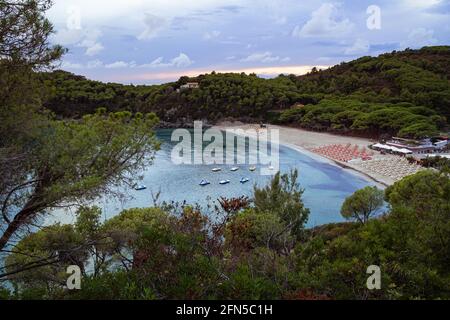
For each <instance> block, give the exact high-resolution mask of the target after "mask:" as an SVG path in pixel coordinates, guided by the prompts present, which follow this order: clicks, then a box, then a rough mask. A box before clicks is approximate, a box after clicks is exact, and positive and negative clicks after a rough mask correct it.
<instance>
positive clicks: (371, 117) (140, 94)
mask: <svg viewBox="0 0 450 320" xmlns="http://www.w3.org/2000/svg"><path fill="white" fill-rule="evenodd" d="M449 65H450V47H425V48H423V49H420V50H406V51H402V52H392V53H388V54H383V55H380V56H379V57H376V58H372V57H363V58H360V59H358V60H355V61H352V62H349V63H342V64H340V65H338V66H335V67H332V68H330V69H327V70H323V71H317V70H313V71H312V72H311V73H309V74H307V75H305V76H300V77H297V76H294V75H290V76H284V75H280V76H279V77H277V78H275V79H261V78H258V77H257V76H256V75H254V74H251V75H245V74H231V73H229V74H217V73H215V72H213V73H211V74H206V75H200V76H198V77H195V78H188V77H182V78H180V79H179V80H178V81H177V82H173V83H167V84H163V85H155V86H132V85H128V86H126V85H120V84H111V83H108V84H105V83H101V82H96V81H90V80H87V79H85V78H84V77H80V76H76V75H73V74H70V73H67V72H63V71H56V72H53V73H43V74H40V77H41V78H42V79H43V81H44V82H45V84H46V85H47V87H48V88H49V90H48V92H49V96H48V99H47V100H46V103H45V105H46V106H47V107H48V108H49V109H51V110H53V111H54V112H55V113H56V114H58V115H60V116H63V117H80V116H81V115H83V114H85V113H92V112H94V111H95V110H96V109H97V108H98V107H99V106H102V107H105V108H107V110H108V111H118V110H128V111H138V112H155V113H156V114H157V115H158V116H159V117H160V118H161V119H162V120H164V121H167V122H177V121H179V120H180V119H185V120H193V119H208V120H211V121H218V120H222V119H224V118H227V117H231V118H235V119H240V120H244V121H257V120H258V121H259V120H264V121H272V122H277V123H285V124H291V125H298V126H301V127H303V128H306V129H311V130H320V131H333V132H338V133H345V134H355V135H364V136H370V137H379V136H380V135H383V134H387V135H399V136H402V137H409V138H422V137H425V136H433V135H435V134H437V133H439V131H440V130H444V129H446V128H447V126H448V121H449V119H450V111H449V110H450V84H449V75H450V70H449V67H448V66H449ZM189 81H195V82H198V83H199V85H200V88H199V89H193V90H183V91H181V92H177V89H179V88H180V86H181V85H182V84H185V83H187V82H189Z"/></svg>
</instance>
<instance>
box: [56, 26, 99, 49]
mask: <svg viewBox="0 0 450 320" xmlns="http://www.w3.org/2000/svg"><path fill="white" fill-rule="evenodd" d="M101 36H102V32H101V31H100V30H98V29H61V30H59V31H58V32H57V33H56V34H55V35H54V36H53V37H52V42H54V43H57V44H60V45H62V46H76V47H80V48H85V49H86V51H85V55H87V56H95V55H97V54H99V53H100V52H101V51H103V49H105V47H104V46H103V44H102V43H101V42H100V41H99V38H100V37H101Z"/></svg>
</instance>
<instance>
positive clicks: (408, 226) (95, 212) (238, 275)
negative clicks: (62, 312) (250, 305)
mask: <svg viewBox="0 0 450 320" xmlns="http://www.w3.org/2000/svg"><path fill="white" fill-rule="evenodd" d="M280 181H284V182H282V183H281V185H282V186H280V185H279V184H280ZM296 182H297V181H296V174H295V173H292V174H291V175H283V176H277V177H275V178H274V179H273V181H272V183H271V184H270V186H269V187H266V188H264V189H258V188H256V187H255V203H254V204H255V205H254V206H250V205H249V203H248V201H246V199H222V200H221V204H222V208H221V209H219V210H218V212H217V213H218V216H217V218H216V217H213V218H209V217H208V216H206V215H203V214H202V213H201V212H200V211H199V210H198V209H196V208H194V207H189V206H186V207H183V208H179V207H165V206H162V207H154V208H146V209H131V210H126V211H123V212H122V213H120V214H119V215H118V216H116V217H114V218H112V219H110V220H108V221H106V222H104V223H101V222H100V217H101V210H99V209H98V208H86V207H82V208H81V209H80V210H79V211H78V220H77V222H76V224H75V225H59V224H58V225H54V226H49V227H47V228H45V229H43V230H41V231H39V232H37V233H34V234H31V235H29V236H27V237H26V238H24V239H23V240H22V241H21V242H20V243H19V244H18V245H17V246H16V247H15V248H14V252H15V253H13V254H11V255H10V256H9V257H8V259H7V265H10V266H11V267H10V268H9V269H8V271H9V272H11V275H10V276H9V279H10V280H11V282H12V283H13V287H14V290H12V292H10V293H9V294H10V295H11V297H12V298H16V299H42V298H46V299H142V300H145V299H438V298H441V299H449V298H450V271H449V269H448V265H449V263H450V252H449V250H448V244H449V243H450V204H449V202H448V199H450V179H449V178H448V176H446V175H445V174H442V173H438V172H436V171H423V172H420V173H417V174H416V175H413V176H410V177H407V178H405V179H404V180H402V181H400V182H397V183H396V184H395V185H394V186H392V187H390V188H388V189H387V190H386V200H387V201H388V202H389V204H390V206H391V207H390V211H389V212H387V213H386V214H384V215H382V216H379V217H377V218H375V219H370V220H367V221H366V223H365V224H361V223H341V224H332V225H326V226H320V227H317V228H314V229H311V230H305V229H304V228H303V226H304V222H305V218H306V217H307V215H308V214H307V211H306V210H305V209H304V208H303V206H302V201H301V198H299V197H298V196H299V193H298V192H299V190H298V189H297V188H296V187H294V188H289V187H288V186H294V185H296ZM364 192H369V190H365V191H364ZM370 193H371V194H373V195H374V196H375V198H376V201H375V202H376V203H377V204H378V201H379V200H380V199H379V197H378V196H379V194H380V192H379V190H375V189H374V190H370ZM257 194H258V196H256V195H257ZM360 194H361V192H357V193H356V195H353V196H352V197H351V199H354V198H355V197H359V196H360ZM256 198H259V199H258V200H257V201H256ZM270 199H287V201H288V202H291V201H293V202H292V204H288V205H286V206H284V205H283V208H294V207H295V208H296V210H297V215H286V214H285V213H286V212H285V211H284V209H278V210H275V209H274V208H267V207H266V206H265V203H269V204H270V203H271V201H270ZM289 199H292V200H289ZM294 199H295V201H294ZM275 202H276V201H275ZM344 207H345V205H344ZM287 212H290V211H289V210H287ZM298 217H302V221H301V223H300V224H298V223H299V220H298ZM37 257H45V258H47V259H48V260H45V261H46V262H48V264H47V265H45V266H42V267H39V268H33V269H31V270H26V271H22V272H19V273H14V270H15V268H16V266H17V265H19V266H26V265H29V264H30V263H32V262H33V261H34V260H36V259H37ZM51 258H53V259H55V258H56V260H54V261H52V260H50V259H51ZM70 264H76V265H78V266H80V269H81V270H82V274H83V278H82V289H81V290H73V291H70V290H67V289H65V288H64V284H65V280H66V279H67V274H65V270H66V267H67V265H70ZM370 265H378V266H380V268H381V271H382V273H381V275H382V280H381V281H382V287H381V290H368V289H367V287H366V280H367V277H368V275H367V274H366V269H367V267H368V266H370ZM4 294H5V295H6V293H4Z"/></svg>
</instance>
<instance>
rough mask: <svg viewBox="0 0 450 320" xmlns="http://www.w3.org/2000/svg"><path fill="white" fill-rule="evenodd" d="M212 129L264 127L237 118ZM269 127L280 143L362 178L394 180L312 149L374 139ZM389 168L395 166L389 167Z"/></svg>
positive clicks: (380, 157)
mask: <svg viewBox="0 0 450 320" xmlns="http://www.w3.org/2000/svg"><path fill="white" fill-rule="evenodd" d="M214 128H215V129H219V130H223V131H226V130H227V129H243V130H249V129H255V130H265V129H261V128H260V125H259V124H243V123H240V122H222V123H219V124H217V125H216V126H214ZM268 128H269V130H270V129H276V130H278V131H279V138H280V144H283V145H286V146H288V147H291V148H294V149H296V150H297V151H299V152H303V153H306V154H308V155H309V156H311V157H314V158H316V159H321V160H322V161H327V162H329V163H332V164H334V165H338V166H340V167H343V168H346V169H348V170H352V171H353V172H354V173H355V174H357V175H359V176H362V177H364V178H365V179H367V180H369V181H372V182H376V183H377V184H379V185H381V186H384V187H386V186H390V185H392V184H394V183H395V181H396V180H398V179H394V178H392V177H391V176H390V175H387V174H380V173H379V172H377V170H373V169H372V168H368V167H367V166H365V163H362V162H361V161H358V160H352V161H348V162H344V161H339V160H336V159H332V158H328V157H325V156H323V155H320V154H318V153H316V152H314V150H315V149H316V148H319V147H322V146H328V145H348V144H351V145H352V146H358V147H359V148H366V149H367V148H368V147H369V146H370V145H372V144H374V143H376V142H377V141H375V140H370V139H365V138H360V137H351V136H340V135H336V134H330V133H323V132H314V131H308V130H304V129H300V128H292V127H285V126H277V125H269V126H268ZM373 157H374V158H375V159H377V161H386V162H387V163H389V161H391V162H392V161H394V160H395V159H396V158H398V157H393V156H390V155H381V154H380V153H379V152H376V151H373ZM392 170H393V171H395V170H396V168H392Z"/></svg>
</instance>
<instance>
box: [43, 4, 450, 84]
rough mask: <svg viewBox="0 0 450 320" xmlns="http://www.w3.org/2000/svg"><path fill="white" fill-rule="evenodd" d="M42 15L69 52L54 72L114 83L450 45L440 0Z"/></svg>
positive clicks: (91, 8)
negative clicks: (61, 70) (62, 70)
mask: <svg viewBox="0 0 450 320" xmlns="http://www.w3.org/2000/svg"><path fill="white" fill-rule="evenodd" d="M373 5H375V6H376V7H373ZM374 8H375V9H374ZM378 9H379V11H377V10H378ZM374 10H375V11H374ZM377 12H379V13H380V15H379V18H380V19H378V13H377ZM48 17H49V19H50V20H51V21H52V22H53V24H54V26H55V30H56V34H55V35H54V36H53V38H52V42H54V43H58V44H61V45H63V46H65V47H66V48H68V49H69V53H68V54H67V55H66V56H65V57H64V58H63V61H62V64H61V66H60V68H61V69H64V70H67V71H71V72H73V73H76V74H81V75H85V76H87V77H88V78H90V79H95V80H101V81H109V82H120V83H135V84H142V83H148V84H152V83H162V82H168V81H172V80H177V79H178V78H179V77H180V76H182V75H190V76H195V75H197V74H200V73H208V72H211V71H212V70H215V71H218V72H227V71H230V72H247V73H250V72H255V73H257V74H258V75H260V76H265V77H270V76H275V75H278V74H280V73H295V74H301V73H305V72H307V71H308V70H310V68H311V67H312V66H318V67H327V66H331V65H334V64H337V63H339V62H342V61H349V60H352V59H354V58H357V57H360V56H363V55H378V54H380V53H383V52H387V51H392V50H401V49H404V48H407V47H410V48H419V47H422V46H426V45H439V44H450V1H447V0H440V1H439V0H428V1H425V0H399V1H386V0H382V1H345V2H343V1H342V2H320V1H305V0H304V1H300V0H296V1H291V0H284V1H282V0H259V1H249V0H195V1H186V0H184V1H181V0H151V1H144V0H127V1H123V0H120V1H119V0H108V1H106V0H89V1H88V0H55V4H54V6H53V8H52V9H51V10H50V11H49V12H48ZM368 19H369V25H368ZM374 19H375V20H374Z"/></svg>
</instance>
